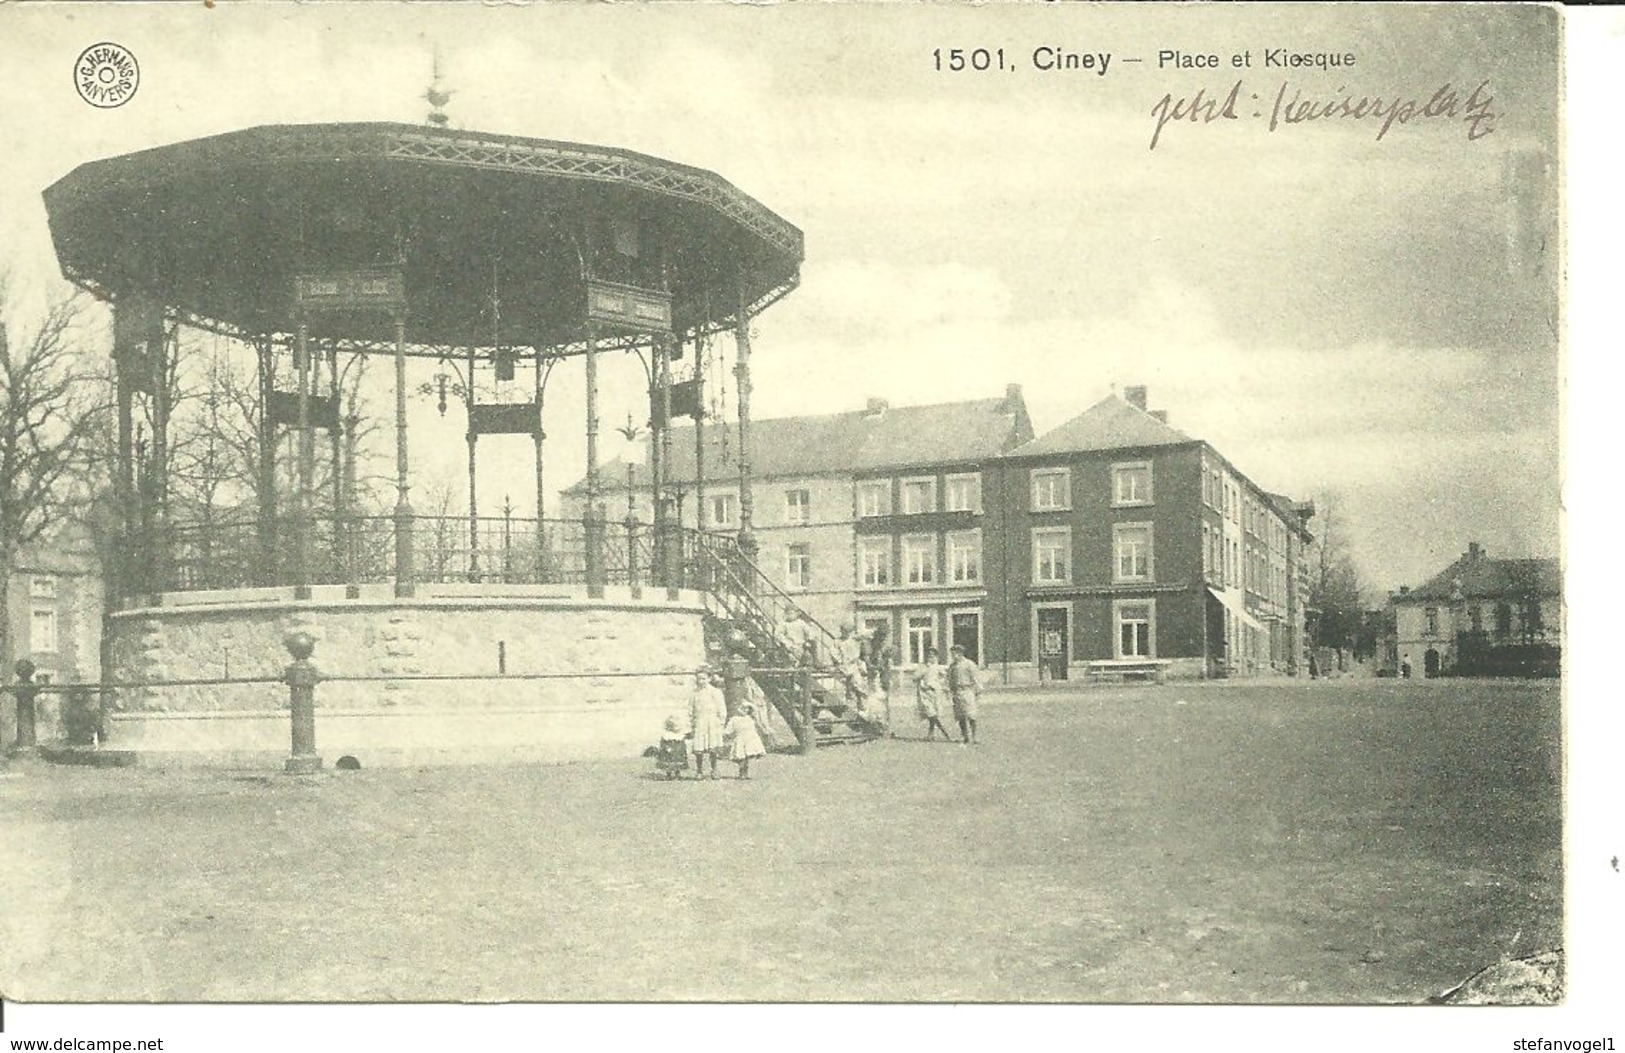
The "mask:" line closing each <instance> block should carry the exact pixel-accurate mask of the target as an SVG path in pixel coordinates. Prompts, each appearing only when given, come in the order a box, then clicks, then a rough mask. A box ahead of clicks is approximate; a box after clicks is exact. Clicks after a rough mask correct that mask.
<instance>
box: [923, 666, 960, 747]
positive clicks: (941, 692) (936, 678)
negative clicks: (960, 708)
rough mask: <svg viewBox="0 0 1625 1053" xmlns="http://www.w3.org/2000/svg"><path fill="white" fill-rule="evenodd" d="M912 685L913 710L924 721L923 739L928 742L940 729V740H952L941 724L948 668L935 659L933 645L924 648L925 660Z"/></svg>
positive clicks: (946, 690) (946, 692) (946, 691)
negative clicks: (913, 692)
mask: <svg viewBox="0 0 1625 1053" xmlns="http://www.w3.org/2000/svg"><path fill="white" fill-rule="evenodd" d="M914 686H915V690H916V691H917V692H918V694H917V695H916V698H917V700H918V701H917V703H916V706H915V711H916V712H917V713H919V715H920V719H921V720H923V721H925V722H926V724H925V741H927V742H930V741H931V740H932V739H933V738H935V737H936V734H937V732H939V731H940V732H942V741H944V742H952V741H953V739H951V738H950V737H949V735H948V729H947V728H945V727H943V726H942V700H943V699H944V698H945V697H947V695H948V670H947V667H945V666H943V665H942V664H941V663H940V662H938V661H937V649H936V648H935V647H927V648H926V649H925V661H924V662H922V663H920V667H919V669H918V670H917V671H916V672H915V673H914Z"/></svg>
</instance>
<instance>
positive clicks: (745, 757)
mask: <svg viewBox="0 0 1625 1053" xmlns="http://www.w3.org/2000/svg"><path fill="white" fill-rule="evenodd" d="M722 737H723V739H724V741H726V742H727V744H728V756H729V757H730V758H732V759H733V762H734V763H735V764H737V765H739V777H740V778H741V779H748V778H750V762H751V760H752V758H755V757H765V756H767V750H766V749H765V748H764V747H763V746H762V736H761V733H760V732H758V731H757V730H756V707H755V706H753V705H751V704H750V703H749V702H743V703H740V706H739V712H737V713H735V714H734V715H733V716H731V717H729V718H728V723H727V724H726V725H725V726H724V727H723V731H722Z"/></svg>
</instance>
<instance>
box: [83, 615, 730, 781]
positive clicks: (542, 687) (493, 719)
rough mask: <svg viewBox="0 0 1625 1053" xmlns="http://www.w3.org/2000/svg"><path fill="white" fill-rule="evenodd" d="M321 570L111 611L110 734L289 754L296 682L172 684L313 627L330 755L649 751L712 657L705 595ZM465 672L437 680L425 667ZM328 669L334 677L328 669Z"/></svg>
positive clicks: (222, 674)
mask: <svg viewBox="0 0 1625 1053" xmlns="http://www.w3.org/2000/svg"><path fill="white" fill-rule="evenodd" d="M603 591H604V595H603V596H602V597H590V596H588V594H587V589H586V588H585V587H584V586H581V587H576V586H539V585H538V586H527V585H497V584H491V585H486V584H467V585H463V584H457V585H419V586H418V587H417V595H416V596H414V597H411V598H397V597H395V596H394V595H393V590H392V589H391V587H390V586H387V585H384V586H367V587H363V588H362V589H361V590H360V595H359V596H355V597H347V596H346V594H345V589H344V587H343V586H333V587H326V586H321V587H317V588H315V589H313V590H312V592H313V595H312V597H311V598H310V599H308V600H296V599H295V598H294V596H293V590H292V589H291V588H288V589H241V590H232V591H229V592H225V591H222V592H189V593H171V594H165V595H164V596H162V597H160V598H159V602H157V603H156V604H154V605H152V606H148V607H143V608H139V609H132V610H126V611H121V612H119V613H118V614H116V615H114V617H113V619H112V634H113V646H112V668H111V669H109V670H108V671H107V677H108V679H109V680H112V681H115V682H119V683H144V684H152V685H155V686H151V687H142V688H127V689H120V690H119V691H117V692H115V694H114V704H113V709H112V712H111V713H110V714H109V719H108V743H107V745H108V746H109V747H111V748H113V749H118V750H127V751H132V752H134V753H136V754H138V755H139V756H140V758H141V763H142V764H144V765H153V764H159V765H163V764H203V765H220V766H252V767H273V768H279V769H280V768H281V767H282V762H283V761H284V760H285V759H286V758H287V757H288V755H289V752H290V732H289V729H290V723H289V709H288V707H289V693H288V688H287V686H286V685H284V684H281V683H247V684H245V683H227V684H215V685H182V686H162V685H164V683H165V682H166V681H187V680H212V679H219V680H241V679H245V678H260V677H271V678H276V677H280V676H281V675H282V672H283V670H284V669H285V668H286V667H287V665H288V663H289V661H290V657H289V655H288V652H287V650H286V649H285V648H284V646H283V638H284V637H285V636H287V635H288V634H289V633H292V632H301V631H302V632H306V633H309V634H310V635H311V636H312V637H314V638H315V640H316V650H315V654H314V655H313V656H312V661H313V662H314V664H315V665H316V668H317V669H318V670H319V672H320V674H321V675H322V677H323V678H324V680H323V682H321V683H319V684H318V686H317V688H316V750H317V753H318V754H319V755H320V756H321V757H322V758H323V760H324V766H325V767H327V768H332V766H333V763H334V762H335V761H336V760H337V759H338V758H339V757H342V756H346V755H348V756H353V757H355V758H356V759H357V760H358V761H359V762H360V763H361V765H362V767H377V766H389V765H403V764H405V765H418V764H470V763H498V762H524V761H538V762H560V761H571V760H584V759H593V758H610V757H636V756H638V755H639V754H640V753H641V752H642V751H643V750H644V748H645V747H647V746H649V745H652V744H653V743H655V742H657V741H658V740H659V738H660V733H661V728H662V724H663V723H664V721H665V718H666V717H667V716H669V715H672V714H675V713H685V714H686V712H687V708H688V699H689V693H690V691H691V688H692V684H693V670H694V668H695V667H696V666H697V665H698V664H699V663H700V662H702V661H704V660H705V640H704V631H703V618H704V610H705V606H704V597H703V595H702V594H700V593H697V592H690V591H682V592H678V593H676V594H675V595H673V594H670V593H668V592H667V591H666V590H665V589H659V588H644V589H642V590H634V589H630V588H627V587H625V586H619V587H617V586H608V587H606V588H605V589H604V590H603ZM425 676H440V677H468V678H469V679H445V680H426V679H412V678H414V677H425ZM328 678H331V679H328Z"/></svg>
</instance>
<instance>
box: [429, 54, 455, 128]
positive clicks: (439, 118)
mask: <svg viewBox="0 0 1625 1053" xmlns="http://www.w3.org/2000/svg"><path fill="white" fill-rule="evenodd" d="M451 96H452V93H451V92H449V91H447V90H446V89H445V88H442V87H441V86H440V45H439V44H436V45H435V46H434V83H432V84H430V85H429V90H428V91H426V92H424V93H423V97H424V99H426V100H428V103H429V106H430V109H429V123H430V124H432V125H434V126H435V127H436V128H444V127H445V126H446V124H447V122H448V121H449V120H450V119H451V118H449V117H447V116H446V103H448V102H450V101H451Z"/></svg>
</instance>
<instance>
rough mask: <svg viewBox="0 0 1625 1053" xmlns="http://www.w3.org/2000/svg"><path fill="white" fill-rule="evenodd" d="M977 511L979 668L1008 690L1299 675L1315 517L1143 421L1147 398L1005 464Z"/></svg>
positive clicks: (1116, 401) (1151, 420)
mask: <svg viewBox="0 0 1625 1053" xmlns="http://www.w3.org/2000/svg"><path fill="white" fill-rule="evenodd" d="M983 501H984V504H985V506H986V507H987V508H989V509H990V510H992V511H991V512H990V515H989V517H988V519H989V525H990V527H991V528H992V529H991V532H990V533H991V538H990V543H989V549H990V552H991V556H990V559H989V565H988V569H987V588H988V592H989V594H990V595H991V596H993V597H995V600H994V602H993V604H992V610H993V614H992V616H991V617H990V619H989V624H988V629H989V631H990V632H991V634H992V637H993V639H994V640H996V644H995V645H990V647H989V649H988V653H987V655H986V657H985V658H984V662H985V663H986V664H989V665H998V666H1002V667H1003V668H1005V669H1007V670H1009V673H1010V676H1011V679H1013V680H1020V679H1027V678H1038V679H1044V680H1061V679H1069V678H1071V677H1073V676H1075V675H1079V674H1080V673H1109V672H1112V671H1114V670H1120V671H1127V670H1129V669H1135V670H1136V671H1153V670H1154V671H1156V672H1159V673H1162V674H1165V675H1168V676H1170V677H1214V676H1252V675H1260V674H1265V673H1271V672H1273V673H1279V674H1286V675H1294V674H1296V673H1297V672H1299V671H1300V669H1301V668H1302V666H1303V662H1304V659H1303V654H1304V646H1305V641H1304V618H1303V606H1304V605H1303V590H1302V580H1303V575H1304V573H1305V571H1304V568H1303V557H1304V549H1305V546H1306V544H1307V542H1308V540H1309V534H1308V531H1307V527H1306V521H1307V518H1308V516H1309V515H1311V514H1312V506H1307V505H1305V506H1296V505H1293V504H1292V503H1291V502H1289V501H1288V500H1287V499H1285V498H1283V497H1281V496H1280V495H1276V494H1271V493H1269V492H1267V491H1265V490H1263V489H1262V488H1260V487H1259V486H1257V485H1256V484H1255V483H1253V482H1252V480H1250V479H1249V478H1247V476H1245V475H1244V474H1242V473H1241V472H1240V471H1239V470H1237V469H1236V468H1235V466H1234V465H1232V464H1231V463H1230V462H1229V461H1228V460H1227V459H1226V458H1225V457H1224V456H1222V455H1221V454H1220V453H1219V452H1218V451H1217V450H1215V449H1214V448H1213V447H1212V446H1210V445H1209V444H1207V443H1206V442H1203V441H1201V440H1198V439H1193V438H1191V437H1190V436H1188V435H1185V434H1184V433H1183V432H1180V431H1178V430H1177V429H1175V428H1173V427H1171V426H1169V424H1168V422H1167V416H1166V414H1164V413H1161V412H1148V411H1147V408H1146V390H1145V389H1144V388H1143V387H1133V388H1128V389H1127V390H1126V391H1125V393H1124V395H1123V397H1121V398H1119V397H1117V396H1115V395H1114V396H1112V397H1109V398H1106V399H1103V400H1101V401H1100V402H1098V403H1096V404H1095V405H1093V406H1091V407H1090V408H1089V409H1087V410H1085V411H1084V412H1083V413H1082V414H1080V415H1079V416H1077V417H1075V418H1073V419H1072V420H1070V421H1067V422H1066V423H1065V424H1062V425H1061V426H1060V427H1058V428H1055V429H1054V430H1053V431H1050V432H1048V433H1046V434H1044V435H1042V436H1039V437H1038V438H1036V439H1034V440H1033V441H1031V442H1028V443H1026V444H1024V445H1022V446H1020V447H1017V448H1016V449H1014V450H1012V451H1011V452H1010V453H1008V454H1007V455H1005V456H1004V457H1001V458H1000V459H999V462H998V465H997V467H996V468H995V469H994V470H993V471H992V472H990V473H988V475H987V479H986V485H985V487H984V497H983Z"/></svg>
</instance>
